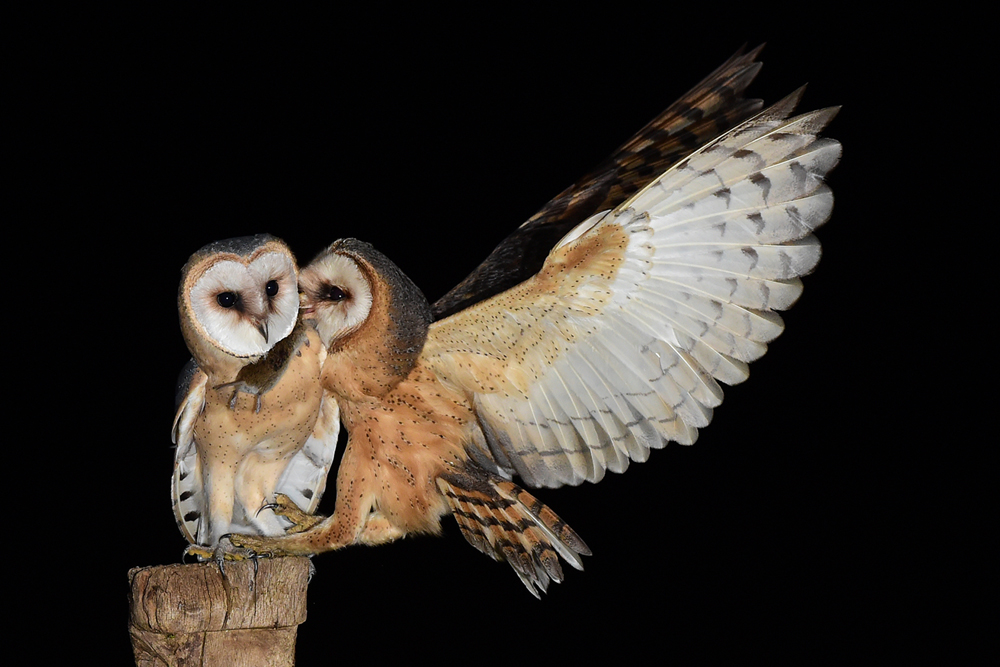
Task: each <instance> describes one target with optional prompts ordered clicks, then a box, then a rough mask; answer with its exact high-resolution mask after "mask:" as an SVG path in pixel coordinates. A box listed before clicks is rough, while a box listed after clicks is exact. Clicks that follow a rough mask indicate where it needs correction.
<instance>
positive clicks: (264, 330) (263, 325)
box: [257, 320, 268, 343]
mask: <svg viewBox="0 0 1000 667" xmlns="http://www.w3.org/2000/svg"><path fill="white" fill-rule="evenodd" d="M257 331H259V332H260V335H261V336H263V337H264V342H265V343H266V342H268V340H267V320H262V321H261V322H260V323H259V324H258V325H257Z"/></svg>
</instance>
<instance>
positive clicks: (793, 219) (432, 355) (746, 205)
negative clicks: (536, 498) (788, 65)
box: [424, 91, 840, 487]
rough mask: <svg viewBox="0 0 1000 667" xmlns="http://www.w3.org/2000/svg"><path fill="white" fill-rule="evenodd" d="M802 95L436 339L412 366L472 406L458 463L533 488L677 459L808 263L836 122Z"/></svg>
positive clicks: (714, 147)
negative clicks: (465, 461)
mask: <svg viewBox="0 0 1000 667" xmlns="http://www.w3.org/2000/svg"><path fill="white" fill-rule="evenodd" d="M800 95H801V91H797V92H796V93H794V94H792V95H790V96H789V97H787V98H786V99H784V100H782V101H781V102H779V103H778V104H776V105H774V106H773V107H770V108H769V109H767V110H765V111H763V112H761V113H760V114H758V115H757V116H755V117H753V118H752V119H750V120H748V121H746V122H745V123H743V124H741V125H739V126H738V127H736V128H735V129H733V130H732V131H730V132H728V133H726V134H724V135H722V136H721V137H719V138H718V139H716V140H714V141H712V142H710V143H708V144H707V145H705V146H704V147H702V148H701V149H699V150H698V151H696V152H694V153H693V154H691V155H690V156H689V157H687V158H685V159H684V160H681V161H680V162H679V163H678V164H676V165H675V166H673V167H672V168H670V169H669V170H668V171H666V172H665V173H664V174H662V175H661V176H660V177H659V178H657V179H655V180H654V181H653V182H651V183H650V184H649V185H647V186H646V187H645V188H644V189H642V190H641V191H639V192H637V193H636V194H635V195H633V196H632V197H631V198H630V199H628V200H627V201H625V202H623V203H622V204H620V205H619V206H618V207H617V208H615V209H613V210H611V211H605V212H602V213H598V214H597V215H594V216H592V217H591V218H589V219H588V220H586V221H584V222H583V223H581V224H580V225H578V226H577V227H576V228H575V229H573V230H572V231H571V232H570V233H569V234H568V235H567V236H566V237H565V238H564V239H563V240H562V241H560V243H559V244H558V245H557V246H556V247H555V248H554V249H553V250H552V252H551V253H550V254H549V256H548V258H547V259H546V261H545V264H544V265H543V267H542V269H541V271H540V272H539V273H538V274H537V275H535V276H534V277H532V278H530V279H529V280H527V281H525V282H523V283H521V284H520V285H518V286H516V287H513V288H511V289H509V290H507V291H505V292H502V293H500V294H498V295H496V296H494V297H492V298H490V299H489V300H487V301H483V302H480V303H478V304H476V305H475V306H473V307H471V308H468V309H466V310H463V311H460V312H458V313H456V314H455V315H452V316H450V317H448V318H445V319H443V320H441V321H439V322H436V323H435V324H434V325H432V328H431V332H430V335H429V337H428V340H427V344H426V346H425V349H424V357H425V359H426V361H427V363H428V364H429V366H430V367H431V368H432V369H433V370H434V371H435V372H436V373H437V374H438V376H439V377H440V378H441V379H442V380H443V381H445V382H447V383H450V384H451V385H453V386H455V387H458V388H460V389H462V390H464V391H465V392H467V393H468V394H469V395H470V396H471V397H472V399H473V401H474V405H475V407H476V411H477V416H478V418H479V421H480V425H481V426H482V437H478V436H476V437H473V441H472V442H470V443H468V450H469V452H470V455H471V456H472V457H473V458H474V459H475V460H476V461H477V462H479V463H480V464H481V465H484V466H485V467H486V468H487V469H489V470H491V471H494V472H497V473H499V474H504V475H508V476H509V475H511V474H517V475H518V476H520V477H521V478H522V479H523V480H524V481H525V483H527V484H528V485H531V486H549V487H552V486H560V485H563V484H580V483H581V482H583V481H585V480H586V481H591V482H596V481H598V480H600V479H601V478H602V477H603V475H604V473H605V471H606V470H611V471H613V472H621V471H623V470H625V468H626V467H627V466H628V463H629V461H630V460H632V461H644V460H645V459H646V458H647V457H648V456H649V450H650V449H652V448H660V447H663V446H664V445H665V444H666V443H667V442H668V441H671V440H672V441H675V442H678V443H682V444H690V443H692V442H694V441H695V439H696V437H697V434H698V432H697V429H699V428H702V427H704V426H707V425H708V423H709V422H710V421H711V418H712V410H713V408H715V407H716V406H717V405H719V404H720V403H721V401H722V389H721V387H720V385H719V382H723V383H725V384H735V383H738V382H741V381H743V380H744V379H746V377H747V375H748V370H747V364H748V362H751V361H753V360H755V359H757V358H759V357H760V356H761V355H763V354H764V353H765V352H766V350H767V343H768V342H769V341H771V340H773V339H774V338H775V337H776V336H778V335H779V334H780V333H781V331H782V329H783V327H784V324H783V322H782V320H781V318H780V316H779V315H778V314H777V313H776V312H775V311H778V310H783V309H787V308H788V307H790V306H791V305H792V304H793V303H794V302H795V300H796V299H797V298H798V296H799V294H800V293H801V291H802V284H801V281H800V280H799V276H802V275H804V274H806V273H809V272H810V271H811V270H812V269H813V268H814V267H815V266H816V263H817V262H818V261H819V256H820V245H819V242H818V241H817V240H816V238H815V237H814V236H813V235H812V231H813V230H814V229H815V228H816V227H818V226H819V225H821V224H823V223H824V222H825V221H826V220H827V218H829V216H830V212H831V210H832V205H833V197H832V194H831V192H830V189H829V188H828V187H827V186H826V185H825V184H824V183H823V180H822V179H823V176H824V175H825V174H826V173H827V172H829V171H830V170H831V169H832V168H833V167H834V166H835V164H836V163H837V160H838V159H839V156H840V145H839V144H838V143H837V142H835V141H832V140H830V139H820V138H818V137H817V133H818V132H819V131H820V130H821V129H822V128H823V127H824V126H825V125H826V124H827V123H828V122H829V121H830V120H831V119H832V118H833V116H834V115H835V114H836V111H837V110H836V109H824V110H819V111H814V112H810V113H806V114H802V115H799V116H795V117H792V118H788V116H789V114H790V113H791V111H792V110H793V109H794V107H795V105H796V103H797V102H798V99H799V97H800Z"/></svg>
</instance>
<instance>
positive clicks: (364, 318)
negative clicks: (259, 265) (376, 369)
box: [299, 239, 433, 378]
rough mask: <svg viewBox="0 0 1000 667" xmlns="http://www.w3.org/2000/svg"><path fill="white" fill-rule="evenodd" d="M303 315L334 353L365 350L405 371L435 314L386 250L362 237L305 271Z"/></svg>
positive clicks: (391, 369) (396, 371)
mask: <svg viewBox="0 0 1000 667" xmlns="http://www.w3.org/2000/svg"><path fill="white" fill-rule="evenodd" d="M299 290H300V291H301V292H302V317H303V319H307V320H313V321H314V322H315V325H316V330H317V331H318V332H319V335H320V338H321V339H322V340H323V343H324V344H325V345H326V346H327V347H328V348H329V350H330V351H331V352H336V351H339V350H344V349H350V350H355V351H361V350H362V349H363V350H364V351H365V354H369V356H370V362H371V364H372V365H380V366H382V367H383V369H384V371H385V372H386V373H387V374H388V375H389V376H392V377H396V378H399V377H402V376H405V375H406V374H407V373H408V372H409V371H410V369H411V368H412V366H413V364H414V363H415V362H416V359H417V356H418V355H419V354H420V351H421V349H423V345H424V340H425V339H426V338H427V329H428V327H429V326H430V323H431V320H432V319H433V318H432V315H431V310H430V305H429V304H428V303H427V299H426V297H424V295H423V293H422V292H421V291H420V290H419V289H418V288H417V286H416V285H414V284H413V282H412V281H411V280H410V279H409V278H408V277H407V276H406V274H404V273H403V272H402V271H401V270H400V269H399V267H397V266H396V265H395V264H393V263H392V262H391V261H390V260H389V259H388V258H387V257H386V256H385V255H383V254H382V253H380V252H379V251H377V250H375V248H374V247H372V246H371V245H370V244H368V243H365V242H363V241H358V240H357V239H342V240H340V241H336V242H334V243H333V244H332V245H330V247H328V248H327V249H326V250H324V251H323V252H322V253H320V255H319V256H318V257H317V258H316V259H315V260H313V261H312V262H311V263H310V264H309V265H308V266H307V267H305V268H304V269H302V272H301V274H300V275H299Z"/></svg>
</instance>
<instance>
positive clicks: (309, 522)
mask: <svg viewBox="0 0 1000 667" xmlns="http://www.w3.org/2000/svg"><path fill="white" fill-rule="evenodd" d="M264 510H271V511H272V512H274V513H275V514H277V515H278V516H283V517H285V518H286V519H288V520H289V521H291V522H292V526H291V527H290V528H288V529H287V530H286V531H285V532H286V533H289V534H291V533H301V532H302V531H305V530H309V529H310V528H312V527H313V526H315V525H316V524H318V523H319V522H320V521H322V520H323V519H324V518H325V517H323V516H322V515H319V514H306V513H305V512H303V511H302V509H301V508H300V507H299V506H298V505H296V504H295V502H294V501H293V500H292V499H291V498H289V497H288V496H287V495H285V494H284V493H276V494H274V502H270V503H265V504H264V505H262V506H261V508H260V509H259V510H257V514H260V513H261V512H262V511H264Z"/></svg>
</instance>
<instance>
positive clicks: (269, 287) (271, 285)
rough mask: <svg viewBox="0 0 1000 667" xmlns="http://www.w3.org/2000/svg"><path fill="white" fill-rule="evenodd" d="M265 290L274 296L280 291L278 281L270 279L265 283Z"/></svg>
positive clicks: (270, 295)
mask: <svg viewBox="0 0 1000 667" xmlns="http://www.w3.org/2000/svg"><path fill="white" fill-rule="evenodd" d="M264 291H266V292H267V295H268V296H269V297H274V296H275V295H276V294H277V293H278V281H277V280H268V281H267V284H266V285H264Z"/></svg>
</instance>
